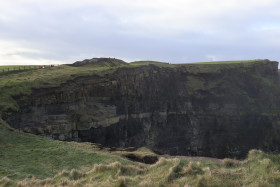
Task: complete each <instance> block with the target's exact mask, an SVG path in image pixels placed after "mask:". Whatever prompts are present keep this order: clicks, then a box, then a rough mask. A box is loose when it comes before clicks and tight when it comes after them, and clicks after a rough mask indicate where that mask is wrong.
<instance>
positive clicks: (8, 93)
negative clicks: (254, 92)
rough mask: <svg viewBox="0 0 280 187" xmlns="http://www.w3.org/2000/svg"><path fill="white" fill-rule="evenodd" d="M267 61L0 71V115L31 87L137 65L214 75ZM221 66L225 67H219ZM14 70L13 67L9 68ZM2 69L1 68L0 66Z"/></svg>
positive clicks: (42, 86) (84, 66)
mask: <svg viewBox="0 0 280 187" xmlns="http://www.w3.org/2000/svg"><path fill="white" fill-rule="evenodd" d="M264 62H266V63H267V62H270V61H268V60H252V61H225V62H207V63H205V62H204V63H188V64H168V63H162V62H155V61H137V62H132V63H127V64H125V63H119V64H116V63H109V62H104V61H102V62H100V63H91V64H86V65H82V66H79V67H74V66H69V65H61V66H57V67H47V68H45V69H26V70H21V71H10V72H0V90H1V92H0V116H1V115H2V117H3V112H6V111H8V110H13V111H17V110H18V104H17V102H16V100H15V99H14V97H15V96H17V95H26V96H28V95H30V94H31V90H32V89H33V88H46V87H55V86H59V85H60V84H62V83H65V82H66V81H68V80H73V79H75V78H77V77H81V76H91V75H99V76H103V75H105V74H109V73H112V72H114V71H116V70H117V69H119V68H135V67H139V66H146V65H155V66H158V67H169V68H180V67H181V66H184V67H187V68H188V69H189V71H190V72H194V73H195V72H216V71H218V70H220V69H221V68H225V67H230V66H232V67H236V66H235V65H236V64H239V65H242V66H250V65H253V64H256V63H264ZM221 65H226V66H225V67H224V66H221ZM0 67H1V66H0ZM13 67H15V66H13ZM2 68H4V67H3V66H2Z"/></svg>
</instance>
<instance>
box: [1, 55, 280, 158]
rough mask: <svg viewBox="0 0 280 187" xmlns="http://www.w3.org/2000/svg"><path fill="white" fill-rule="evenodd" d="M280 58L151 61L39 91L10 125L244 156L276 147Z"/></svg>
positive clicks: (177, 151) (115, 143) (66, 136)
mask: <svg viewBox="0 0 280 187" xmlns="http://www.w3.org/2000/svg"><path fill="white" fill-rule="evenodd" d="M278 81H279V80H278V63H277V62H271V61H268V60H264V61H260V62H257V63H252V64H249V65H248V64H221V65H182V66H174V67H158V66H155V65H149V66H141V67H134V68H131V67H129V68H127V67H125V68H119V69H118V70H116V71H115V72H114V73H112V74H107V75H104V76H90V77H80V78H77V79H75V80H73V81H69V82H67V83H65V84H63V85H61V86H60V87H57V88H48V89H36V90H33V93H32V95H31V96H30V97H29V98H28V99H27V100H26V99H25V100H21V99H20V98H19V99H18V100H19V101H20V100H21V102H20V106H21V107H20V111H19V112H17V113H13V114H12V115H10V116H9V117H8V118H7V121H8V122H9V123H10V124H11V126H13V127H15V128H18V129H22V130H24V131H26V132H31V133H34V134H39V135H45V136H49V137H51V138H54V139H60V140H69V141H70V140H74V141H90V142H95V143H100V144H103V145H104V146H110V147H131V146H133V147H140V146H146V147H148V148H151V149H153V150H158V151H161V152H164V153H168V154H171V155H200V156H211V157H219V158H221V157H237V158H240V157H244V156H245V155H246V154H247V151H248V150H250V149H252V148H259V149H263V150H265V151H270V152H274V151H275V152H278V151H279V148H280V144H279V143H280V139H279V137H280V136H279V135H280V131H279V129H280V128H279V127H280V123H279V121H280V120H279V93H280V92H279V84H278Z"/></svg>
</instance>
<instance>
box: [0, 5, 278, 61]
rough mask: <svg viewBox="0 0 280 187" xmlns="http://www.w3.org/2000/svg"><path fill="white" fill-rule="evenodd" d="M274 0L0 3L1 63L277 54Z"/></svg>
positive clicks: (275, 57) (268, 56) (267, 56)
mask: <svg viewBox="0 0 280 187" xmlns="http://www.w3.org/2000/svg"><path fill="white" fill-rule="evenodd" d="M279 8H280V2H279V1H276V0H266V1H263V0H210V1H209V0H208V1H207V0H187V1H186V0H173V1H167V0H141V1H140V0H134V1H129V0H115V1H113V0H102V1H97V0H83V1H74V0H13V1H5V2H4V1H1V2H0V65H4V64H49V63H72V62H74V61H77V60H82V59H85V58H92V57H117V58H121V59H124V60H126V61H133V60H158V61H165V62H173V63H180V62H181V63H183V62H199V61H212V60H214V61H216V60H247V59H271V60H280V59H279V55H278V49H279V48H280V22H279V20H280V13H279Z"/></svg>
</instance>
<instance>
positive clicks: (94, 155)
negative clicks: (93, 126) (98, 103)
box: [0, 121, 133, 186]
mask: <svg viewBox="0 0 280 187" xmlns="http://www.w3.org/2000/svg"><path fill="white" fill-rule="evenodd" d="M98 150H99V149H97V147H95V146H94V145H92V144H90V143H76V142H61V141H54V140H49V139H47V138H45V137H40V136H35V135H31V134H26V133H22V132H19V131H15V130H13V129H10V128H8V127H7V125H6V124H5V123H4V122H3V121H0V178H2V177H4V176H7V177H9V178H10V179H13V180H20V179H23V178H26V177H28V176H35V177H36V178H39V179H40V178H47V177H52V176H54V175H55V174H56V173H57V172H59V171H62V170H63V169H66V170H70V169H82V168H84V169H85V167H86V166H88V165H92V164H97V163H98V164H102V163H103V164H108V163H111V162H115V161H118V162H120V163H122V164H133V162H132V161H129V160H127V159H123V158H122V157H120V156H114V155H112V154H109V153H106V152H100V151H98ZM0 186H1V184H0Z"/></svg>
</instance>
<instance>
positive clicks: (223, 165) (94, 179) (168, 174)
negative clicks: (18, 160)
mask: <svg viewBox="0 0 280 187" xmlns="http://www.w3.org/2000/svg"><path fill="white" fill-rule="evenodd" d="M279 158H280V157H279V155H274V156H273V155H267V154H264V153H263V152H261V151H257V150H252V151H250V153H249V155H248V158H247V159H246V160H244V161H237V160H231V159H224V160H223V161H222V162H220V163H216V162H210V161H208V162H207V161H200V162H188V161H185V160H180V159H178V158H175V159H174V158H169V159H166V158H160V160H159V161H158V162H156V163H155V164H153V165H124V164H122V163H120V162H114V163H110V164H94V165H92V167H91V170H89V171H81V170H77V169H72V170H63V171H61V172H59V173H57V174H56V175H55V176H54V177H52V178H46V179H38V178H36V177H30V178H26V179H24V180H21V181H15V180H12V179H10V178H8V177H4V178H2V179H0V185H2V186H5V185H6V186H9V185H10V186H34V187H35V186H178V187H179V186H279V185H280V172H279Z"/></svg>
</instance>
